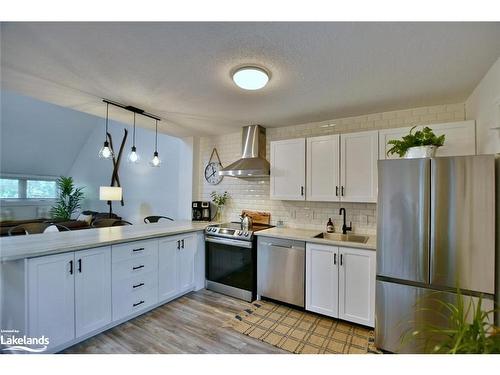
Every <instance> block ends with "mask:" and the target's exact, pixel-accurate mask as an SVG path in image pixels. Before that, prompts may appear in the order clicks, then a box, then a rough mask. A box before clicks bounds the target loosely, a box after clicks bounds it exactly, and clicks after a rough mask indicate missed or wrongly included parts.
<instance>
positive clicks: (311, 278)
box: [306, 243, 339, 318]
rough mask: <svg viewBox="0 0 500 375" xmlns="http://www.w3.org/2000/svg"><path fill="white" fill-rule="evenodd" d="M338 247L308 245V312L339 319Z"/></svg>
mask: <svg viewBox="0 0 500 375" xmlns="http://www.w3.org/2000/svg"><path fill="white" fill-rule="evenodd" d="M337 261H338V247H336V246H326V245H319V244H313V243H308V244H307V248H306V310H309V311H313V312H317V313H319V314H323V315H328V316H331V317H333V318H337V317H338V282H339V280H338V265H337Z"/></svg>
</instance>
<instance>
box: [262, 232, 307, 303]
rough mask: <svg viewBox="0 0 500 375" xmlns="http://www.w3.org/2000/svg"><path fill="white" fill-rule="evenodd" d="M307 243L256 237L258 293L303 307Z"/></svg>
mask: <svg viewBox="0 0 500 375" xmlns="http://www.w3.org/2000/svg"><path fill="white" fill-rule="evenodd" d="M305 258H306V244H305V242H302V241H293V240H286V239H280V238H271V237H263V236H259V238H258V240H257V295H258V296H260V297H267V298H271V299H273V300H276V301H281V302H286V303H289V304H292V305H296V306H300V307H304V306H305V301H304V300H305V298H304V274H305Z"/></svg>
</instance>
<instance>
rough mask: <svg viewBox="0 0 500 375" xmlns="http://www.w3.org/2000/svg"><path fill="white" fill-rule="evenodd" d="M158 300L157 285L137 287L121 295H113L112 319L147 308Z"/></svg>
mask: <svg viewBox="0 0 500 375" xmlns="http://www.w3.org/2000/svg"><path fill="white" fill-rule="evenodd" d="M157 302H158V287H157V286H155V287H153V288H146V289H141V288H138V289H137V290H135V291H132V292H130V293H128V294H126V295H124V296H123V297H121V298H120V297H119V296H115V295H114V296H113V320H114V321H116V320H119V319H122V318H125V317H127V316H129V315H132V314H135V313H138V312H140V311H143V310H145V309H147V308H148V307H150V306H152V305H154V304H155V303H157Z"/></svg>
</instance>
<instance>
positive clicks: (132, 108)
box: [102, 99, 161, 121]
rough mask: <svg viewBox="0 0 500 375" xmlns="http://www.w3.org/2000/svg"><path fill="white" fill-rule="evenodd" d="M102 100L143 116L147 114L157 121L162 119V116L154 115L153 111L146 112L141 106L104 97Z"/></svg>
mask: <svg viewBox="0 0 500 375" xmlns="http://www.w3.org/2000/svg"><path fill="white" fill-rule="evenodd" d="M102 101H103V102H104V103H106V104H111V105H114V106H115V107H119V108H122V109H125V110H127V111H130V112H134V113H138V114H140V115H142V116H146V117H149V118H152V119H155V120H157V121H161V118H160V117H158V116H156V115H153V114H151V113H148V112H145V111H144V110H143V109H140V108H137V107H134V106H131V105H125V104H121V103H118V102H113V101H111V100H108V99H103V100H102Z"/></svg>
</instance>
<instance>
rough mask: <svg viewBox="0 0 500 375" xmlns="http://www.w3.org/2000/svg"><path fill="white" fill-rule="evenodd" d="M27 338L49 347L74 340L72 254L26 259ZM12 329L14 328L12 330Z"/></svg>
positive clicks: (73, 265)
mask: <svg viewBox="0 0 500 375" xmlns="http://www.w3.org/2000/svg"><path fill="white" fill-rule="evenodd" d="M27 263H28V265H27V269H28V275H27V276H28V294H27V297H28V298H27V305H28V306H29V308H28V327H27V328H28V332H27V333H28V335H29V336H32V337H41V336H42V335H44V336H45V337H47V338H49V340H50V342H49V345H48V347H49V348H53V347H57V346H58V345H60V344H62V343H65V342H68V341H71V340H73V339H74V338H75V279H74V273H75V257H74V253H72V252H71V253H64V254H57V255H50V256H45V257H39V258H32V259H28V262H27ZM12 328H15V327H12Z"/></svg>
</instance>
